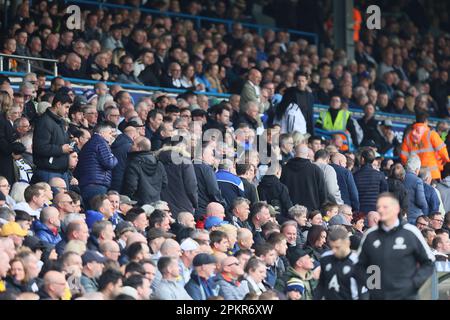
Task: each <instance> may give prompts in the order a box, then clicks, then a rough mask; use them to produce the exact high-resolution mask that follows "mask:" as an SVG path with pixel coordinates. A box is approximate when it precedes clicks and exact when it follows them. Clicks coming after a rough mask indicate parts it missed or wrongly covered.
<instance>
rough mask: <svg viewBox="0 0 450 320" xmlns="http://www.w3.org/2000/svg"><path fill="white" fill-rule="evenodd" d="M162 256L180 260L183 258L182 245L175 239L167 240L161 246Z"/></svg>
mask: <svg viewBox="0 0 450 320" xmlns="http://www.w3.org/2000/svg"><path fill="white" fill-rule="evenodd" d="M160 251H161V255H162V256H164V257H174V258H179V257H180V256H181V248H180V244H179V243H178V242H176V241H175V240H173V239H167V240H166V241H164V243H163V244H162V245H161V250H160Z"/></svg>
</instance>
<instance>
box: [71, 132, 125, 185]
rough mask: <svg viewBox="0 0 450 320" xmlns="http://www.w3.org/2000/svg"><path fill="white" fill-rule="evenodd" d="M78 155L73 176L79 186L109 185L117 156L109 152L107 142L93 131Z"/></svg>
mask: <svg viewBox="0 0 450 320" xmlns="http://www.w3.org/2000/svg"><path fill="white" fill-rule="evenodd" d="M78 157H79V162H78V165H77V168H76V169H75V177H76V178H77V179H78V183H79V185H80V187H83V186H86V185H88V184H100V185H103V186H105V187H108V188H109V187H110V185H111V175H112V169H113V168H114V167H115V166H116V165H117V158H116V157H115V156H114V155H113V154H112V153H111V148H110V147H109V145H108V142H107V141H106V140H105V139H104V138H103V137H102V136H100V135H99V134H96V133H95V134H94V135H93V136H92V138H91V139H90V140H89V141H88V142H87V143H86V145H85V146H84V147H83V149H81V152H80V154H79V156H78Z"/></svg>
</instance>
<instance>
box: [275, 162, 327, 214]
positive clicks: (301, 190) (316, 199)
mask: <svg viewBox="0 0 450 320" xmlns="http://www.w3.org/2000/svg"><path fill="white" fill-rule="evenodd" d="M280 181H281V182H282V183H283V184H284V185H286V187H287V188H288V190H289V195H290V198H291V201H292V203H293V204H300V205H303V206H305V207H307V208H308V210H320V208H321V207H322V204H323V203H324V202H325V201H326V199H327V191H326V186H325V178H324V176H323V171H322V170H321V169H320V168H319V167H318V166H316V165H315V164H313V163H311V161H310V160H308V159H302V158H293V159H291V160H289V161H288V163H287V164H286V165H285V166H284V167H283V172H282V174H281V178H280Z"/></svg>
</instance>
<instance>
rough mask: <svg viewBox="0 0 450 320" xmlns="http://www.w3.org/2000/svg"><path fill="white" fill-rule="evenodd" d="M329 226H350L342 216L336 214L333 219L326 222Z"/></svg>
mask: <svg viewBox="0 0 450 320" xmlns="http://www.w3.org/2000/svg"><path fill="white" fill-rule="evenodd" d="M328 225H329V226H340V225H343V226H351V225H352V224H351V223H350V222H348V221H347V219H345V217H344V216H343V215H342V214H337V215H335V216H334V217H333V218H331V219H330V221H328Z"/></svg>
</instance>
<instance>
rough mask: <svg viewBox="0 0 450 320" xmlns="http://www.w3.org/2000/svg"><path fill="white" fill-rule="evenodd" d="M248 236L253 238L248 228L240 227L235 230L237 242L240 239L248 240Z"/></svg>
mask: <svg viewBox="0 0 450 320" xmlns="http://www.w3.org/2000/svg"><path fill="white" fill-rule="evenodd" d="M250 238H253V234H252V232H251V231H250V230H248V229H247V228H240V229H239V230H238V232H237V240H238V242H240V241H245V240H248V239H250Z"/></svg>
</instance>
